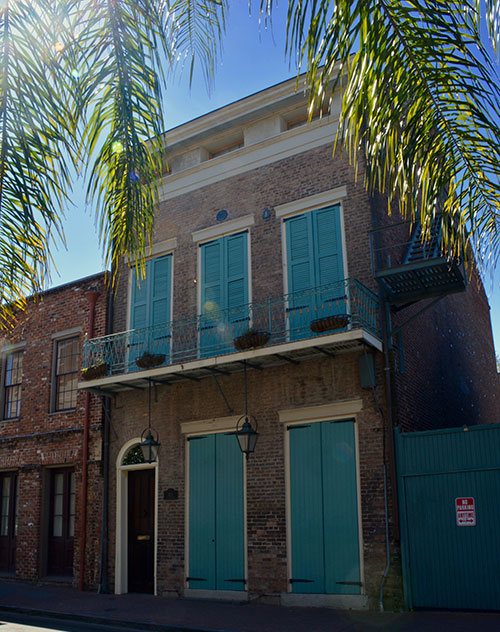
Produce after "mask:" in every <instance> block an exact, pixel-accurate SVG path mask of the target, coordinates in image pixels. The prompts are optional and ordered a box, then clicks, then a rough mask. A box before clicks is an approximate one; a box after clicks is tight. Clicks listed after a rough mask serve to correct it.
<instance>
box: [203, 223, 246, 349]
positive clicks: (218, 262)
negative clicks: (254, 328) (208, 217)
mask: <svg viewBox="0 0 500 632" xmlns="http://www.w3.org/2000/svg"><path fill="white" fill-rule="evenodd" d="M200 248H201V267H202V270H201V306H200V308H201V310H200V314H201V315H200V355H201V356H202V357H207V356H211V355H215V354H219V353H223V352H224V351H225V350H230V349H232V341H233V338H235V337H236V336H238V335H240V333H242V332H243V331H245V330H246V329H247V328H248V326H249V309H248V233H246V232H244V233H238V234H236V235H229V236H227V237H221V238H220V239H217V240H215V241H211V242H209V243H207V244H202V245H201V246H200Z"/></svg>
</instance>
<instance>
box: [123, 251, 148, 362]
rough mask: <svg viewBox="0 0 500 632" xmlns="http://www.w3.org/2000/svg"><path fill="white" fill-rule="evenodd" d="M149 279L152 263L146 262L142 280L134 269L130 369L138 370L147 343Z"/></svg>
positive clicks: (131, 302)
mask: <svg viewBox="0 0 500 632" xmlns="http://www.w3.org/2000/svg"><path fill="white" fill-rule="evenodd" d="M149 277H150V262H149V261H147V262H146V276H145V278H143V279H142V278H140V276H139V275H138V274H137V270H135V268H133V269H132V296H131V300H130V334H129V340H128V351H129V352H128V359H127V361H128V368H129V370H130V371H135V370H137V365H136V363H135V360H136V358H138V357H139V356H140V355H142V353H144V343H145V342H147V327H148V325H149V314H150V309H149Z"/></svg>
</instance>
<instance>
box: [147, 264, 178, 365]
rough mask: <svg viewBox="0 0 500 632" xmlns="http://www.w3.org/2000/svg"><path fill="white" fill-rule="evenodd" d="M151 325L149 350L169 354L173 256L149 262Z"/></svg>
mask: <svg viewBox="0 0 500 632" xmlns="http://www.w3.org/2000/svg"><path fill="white" fill-rule="evenodd" d="M149 264H150V266H149V276H150V279H151V280H150V327H151V335H150V336H149V340H148V343H149V352H150V353H161V354H164V355H165V356H168V355H169V351H170V341H171V336H172V324H171V305H170V302H171V293H172V256H171V255H169V256H167V257H159V258H158V259H153V260H151V261H150V262H149Z"/></svg>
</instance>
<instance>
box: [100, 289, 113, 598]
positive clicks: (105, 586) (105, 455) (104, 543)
mask: <svg viewBox="0 0 500 632" xmlns="http://www.w3.org/2000/svg"><path fill="white" fill-rule="evenodd" d="M107 282H108V283H109V285H111V281H110V280H109V279H108V281H107ZM113 314H114V290H113V288H112V287H109V286H108V304H107V315H106V335H109V334H110V333H111V332H112V330H113V317H114V316H113ZM102 411H103V429H102V430H103V436H102V512H101V542H100V550H99V559H100V569H99V587H98V589H97V592H98V593H99V594H104V595H105V594H107V593H109V573H108V549H109V539H108V522H109V518H108V516H109V431H110V424H111V419H110V416H111V400H110V397H109V396H108V397H106V396H105V397H104V398H103V403H102Z"/></svg>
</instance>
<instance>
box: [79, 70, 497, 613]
mask: <svg viewBox="0 0 500 632" xmlns="http://www.w3.org/2000/svg"><path fill="white" fill-rule="evenodd" d="M294 88H295V80H292V81H289V82H285V83H283V84H280V85H278V86H275V87H273V88H270V89H268V90H264V91H263V92H260V93H258V94H255V95H252V96H250V97H248V98H246V99H243V100H241V101H238V102H236V103H233V104H231V105H228V106H227V107H224V108H221V109H220V110H216V111H215V112H212V113H210V114H207V115H205V116H203V117H200V118H198V119H196V120H194V121H191V122H189V123H186V124H185V125H182V126H180V127H178V128H176V129H174V130H172V131H171V132H169V133H167V135H166V144H167V147H168V160H169V165H170V170H169V173H167V174H165V176H164V178H163V181H162V187H161V196H160V204H159V210H158V215H157V217H156V222H155V242H154V244H153V247H152V251H151V255H150V257H148V259H147V262H146V277H145V279H143V280H138V278H137V272H136V269H135V266H134V262H127V263H125V262H124V264H123V267H122V274H121V277H120V278H121V285H120V287H119V289H118V292H117V294H116V300H115V305H114V316H113V332H114V334H113V335H112V336H109V337H106V338H96V339H94V340H92V341H90V342H89V344H88V346H87V347H86V352H85V353H86V362H87V364H88V365H89V366H92V365H93V364H95V365H96V366H97V365H101V366H102V363H103V362H104V368H105V370H106V375H105V376H103V377H100V378H96V379H93V380H90V381H88V382H86V383H82V384H81V385H80V386H81V387H83V388H89V389H92V391H93V392H100V393H102V394H103V395H105V396H108V397H111V402H112V404H111V414H112V427H111V447H110V463H111V476H110V498H111V499H112V501H111V504H110V533H109V537H110V551H114V555H112V556H111V557H112V559H110V561H109V562H110V563H109V571H110V575H111V578H112V579H113V580H114V587H115V591H116V592H117V593H124V592H128V591H129V592H135V591H143V592H154V593H155V594H159V595H189V596H194V597H196V596H200V597H207V596H211V597H220V598H243V599H244V598H257V597H260V598H262V599H268V600H273V601H279V602H280V603H284V604H323V605H333V606H342V607H367V606H369V605H370V603H371V604H373V603H374V600H376V599H378V594H379V589H380V584H381V579H382V574H383V571H384V567H385V564H386V547H385V533H386V527H387V526H389V527H390V528H391V529H394V502H393V501H394V498H393V496H392V495H391V485H390V481H389V483H388V489H387V492H388V499H389V500H388V506H387V507H385V504H384V496H385V490H384V479H385V478H386V476H385V473H386V472H387V466H388V465H389V466H390V465H391V454H392V453H391V440H392V426H393V425H396V424H398V423H399V424H404V425H405V427H407V428H412V427H415V428H417V427H418V428H420V427H438V426H440V425H442V424H461V423H469V424H473V423H478V422H486V421H493V416H494V413H495V411H497V410H498V401H499V400H498V395H497V393H498V380H497V376H496V372H495V363H494V354H493V348H492V339H491V329H490V325H489V313H488V305H487V302H486V299H485V297H484V292H483V289H482V286H481V284H480V281H479V280H475V281H474V283H473V284H472V283H471V284H470V285H469V288H468V289H467V290H466V291H463V290H464V289H465V286H466V283H465V280H466V278H465V275H464V272H463V270H462V269H461V268H460V266H459V265H455V264H453V265H450V264H449V263H448V262H446V261H444V260H443V258H442V257H441V255H440V253H439V252H437V253H436V254H435V255H434V254H433V256H432V257H429V256H427V255H426V256H422V254H418V253H416V250H415V248H416V246H415V244H418V243H420V242H419V241H418V240H417V241H415V238H414V236H413V237H412V236H411V235H410V233H409V232H408V227H403V228H401V226H400V227H399V228H396V231H397V232H398V240H399V241H397V242H396V241H395V239H394V238H393V237H391V236H390V235H389V233H390V231H391V230H393V227H392V225H390V224H389V223H388V222H387V220H386V217H385V207H384V203H383V201H382V202H381V201H379V200H377V199H376V198H372V197H370V196H369V195H368V194H367V193H366V191H365V189H364V187H363V183H362V178H359V179H358V180H357V179H356V178H355V175H354V173H353V170H352V169H351V168H350V167H349V165H348V163H347V162H346V161H345V160H344V159H343V158H341V157H334V158H332V139H333V137H334V133H335V128H336V121H337V115H338V103H337V102H336V101H335V102H334V103H333V106H332V110H331V112H330V114H329V115H325V116H323V117H322V118H316V119H314V120H313V121H312V122H311V123H306V119H307V114H306V101H305V99H304V96H303V95H301V94H296V93H295V91H294ZM381 229H384V231H385V230H386V229H387V230H386V232H384V233H381ZM405 231H406V232H405ZM403 234H404V247H403V245H401V235H403ZM381 235H382V236H381ZM384 235H386V236H387V235H389V236H388V237H384ZM371 240H372V241H373V243H372V244H371V243H370V241H371ZM412 240H413V241H412ZM396 243H397V244H398V247H399V249H400V250H401V251H402V253H403V254H404V252H409V250H408V249H410V251H411V256H412V261H411V262H410V263H411V265H409V266H406V267H405V268H404V270H403V271H401V270H400V267H401V266H405V265H406V263H407V262H405V261H403V258H401V257H402V255H401V257H399V259H398V257H396V254H398V253H394V252H393V253H392V254H391V256H388V255H387V252H386V250H384V249H385V248H386V247H388V246H391V247H394V245H395V244H396ZM412 244H413V245H412ZM371 245H372V246H373V248H372V250H373V252H374V257H373V258H374V261H372V256H371ZM414 246H415V247H414ZM412 248H413V250H412ZM417 250H418V248H417ZM403 251H404V252H403ZM400 254H401V253H399V254H398V256H399V255H400ZM431 259H432V261H433V264H432V265H431V266H430V267H429V265H428V264H429V261H430V260H431ZM434 260H435V261H434ZM419 261H420V263H421V264H422V265H420V264H419ZM398 266H399V267H398ZM422 268H425V269H426V270H427V271H426V272H425V273H423V274H424V277H425V278H424V279H423V281H422V279H420V280H419V279H416V277H415V270H416V269H419V270H420V271H421V269H422ZM408 270H409V271H410V274H407V271H408ZM397 275H399V276H397ZM401 275H402V276H401ZM429 275H430V278H431V281H430V283H428V284H427V288H426V290H422V288H423V287H424V286H425V282H426V281H428V279H429ZM396 277H397V278H399V279H400V281H401V279H402V282H401V283H400V286H399V289H398V284H397V282H396ZM436 278H437V279H438V280H437V281H432V279H436ZM401 287H404V288H405V292H402V291H401ZM436 294H438V296H440V295H447V298H445V299H443V301H442V302H441V301H440V302H438V303H435V304H434V303H432V304H431V301H433V300H435V298H431V296H433V295H434V297H435V295H436ZM382 298H383V299H384V300H382ZM387 305H389V309H388V310H385V309H384V307H385V306H387ZM407 305H410V306H408V307H406V309H400V308H402V307H403V306H407ZM391 306H392V307H391ZM425 306H427V307H428V308H427V309H426V310H424V311H422V307H425ZM396 312H397V313H396ZM385 314H390V315H391V317H390V318H387V317H386V316H385ZM448 314H449V315H450V321H449V322H450V326H449V327H448V328H446V327H444V326H443V324H444V323H446V322H447V315H448ZM410 316H412V318H411V320H410V319H409V317H410ZM407 319H408V322H407V324H406V325H405V324H404V323H406V320H407ZM471 320H474V321H475V325H474V331H473V332H472V331H471V330H469V329H468V328H467V326H466V325H467V322H470V321H471ZM384 323H385V326H384ZM401 325H403V327H401V329H400V330H399V332H398V331H397V328H398V327H400V326H401ZM391 327H392V330H391ZM393 333H394V335H392V334H393ZM396 334H397V335H396ZM471 334H473V335H474V338H475V340H474V344H475V345H476V347H475V348H476V349H481V353H479V352H478V353H476V354H475V355H472V354H468V355H467V358H466V359H464V358H463V357H462V355H463V354H462V353H461V349H466V348H467V349H468V348H469V346H470V345H472V341H470V335H471ZM424 336H425V338H424ZM424 339H427V340H429V344H428V345H427V344H426V345H423V344H421V341H422V340H424ZM431 344H432V348H431ZM235 345H236V347H237V348H235ZM444 349H446V356H444V355H441V354H442V353H443V354H444ZM444 362H446V363H447V364H448V363H459V364H456V366H459V367H460V373H461V375H460V378H456V376H455V373H454V372H450V374H451V378H450V379H446V380H445V379H441V376H442V371H443V366H442V365H443V363H444ZM385 367H386V368H388V369H389V368H390V369H391V371H390V372H389V370H384V368H385ZM447 370H448V369H447ZM389 374H390V375H391V377H390V378H389V377H387V378H386V376H389ZM436 376H438V377H439V379H437V377H436ZM433 378H434V379H433ZM431 380H432V384H429V382H430V381H431ZM488 380H489V383H490V384H491V388H489V389H485V388H484V384H485V383H486V382H487V381H488ZM464 385H465V386H464ZM430 386H432V388H430ZM444 393H447V395H446V397H447V399H446V406H445V407H443V398H444ZM464 394H465V395H464ZM472 398H474V402H477V404H475V405H474V406H469V407H467V406H466V403H467V402H470V401H471V400H472ZM464 402H465V403H464ZM444 408H446V410H444ZM245 414H247V416H248V418H249V420H250V421H251V423H252V424H254V425H255V422H257V424H258V442H257V445H256V449H255V452H254V453H253V454H252V455H251V456H250V458H249V459H248V460H246V459H244V457H243V456H242V454H241V452H240V449H239V447H238V443H237V441H236V439H235V437H234V431H235V429H236V427H237V424H238V422H240V423H241V418H242V417H243V419H244V418H245ZM150 425H151V426H152V429H153V431H157V432H158V433H159V441H160V443H161V448H160V451H159V456H158V458H157V459H156V460H154V461H153V462H152V463H148V462H147V461H145V460H144V458H143V456H142V453H141V451H140V449H139V444H140V443H141V436H142V437H144V432H143V431H146V433H147V430H148V428H149V426H150ZM153 435H154V432H153ZM389 469H390V468H389ZM395 535H396V534H395V532H394V531H392V537H395Z"/></svg>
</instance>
